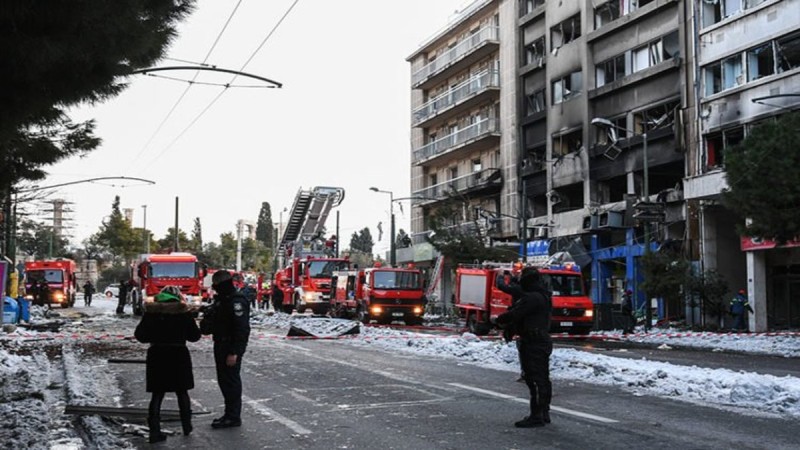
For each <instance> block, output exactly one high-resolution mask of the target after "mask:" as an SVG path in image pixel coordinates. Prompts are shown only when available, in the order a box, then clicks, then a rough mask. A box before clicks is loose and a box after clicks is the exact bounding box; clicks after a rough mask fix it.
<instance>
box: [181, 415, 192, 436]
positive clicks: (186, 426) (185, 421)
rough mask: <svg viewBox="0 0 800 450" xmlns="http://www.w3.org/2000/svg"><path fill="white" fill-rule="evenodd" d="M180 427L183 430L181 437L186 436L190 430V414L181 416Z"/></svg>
mask: <svg viewBox="0 0 800 450" xmlns="http://www.w3.org/2000/svg"><path fill="white" fill-rule="evenodd" d="M181 427H182V428H183V435H184V436H188V435H189V434H190V433H191V432H192V430H193V429H194V428H193V427H192V413H189V414H188V415H184V414H181Z"/></svg>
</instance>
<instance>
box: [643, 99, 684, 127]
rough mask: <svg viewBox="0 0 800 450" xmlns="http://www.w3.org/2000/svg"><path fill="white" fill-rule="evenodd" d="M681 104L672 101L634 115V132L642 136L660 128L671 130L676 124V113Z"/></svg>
mask: <svg viewBox="0 0 800 450" xmlns="http://www.w3.org/2000/svg"><path fill="white" fill-rule="evenodd" d="M679 106H680V103H679V102H678V101H677V100H676V101H671V102H667V103H662V104H660V105H657V106H653V107H651V108H648V109H646V110H644V111H639V112H637V113H636V114H634V115H633V131H634V132H635V133H636V134H641V133H644V132H647V131H652V130H657V129H659V128H669V127H672V126H673V125H674V123H675V111H676V110H677V109H678V107H679Z"/></svg>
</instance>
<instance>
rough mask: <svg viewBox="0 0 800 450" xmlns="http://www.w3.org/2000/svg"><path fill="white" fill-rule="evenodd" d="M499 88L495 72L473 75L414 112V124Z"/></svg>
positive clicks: (497, 76)
mask: <svg viewBox="0 0 800 450" xmlns="http://www.w3.org/2000/svg"><path fill="white" fill-rule="evenodd" d="M492 87H494V88H496V87H500V74H499V72H498V71H497V70H485V71H483V72H481V73H479V74H477V75H473V76H472V77H470V78H469V79H468V80H466V81H464V82H463V83H461V84H458V85H456V86H454V87H452V88H450V89H448V90H447V91H445V92H443V93H442V94H440V95H437V96H436V97H435V98H434V99H433V100H430V101H429V102H427V103H425V104H424V105H422V106H420V107H419V108H417V109H415V110H414V124H415V125H416V124H418V123H420V122H422V121H424V120H426V119H428V118H430V117H433V116H435V115H436V114H439V113H441V112H444V111H446V110H448V109H450V108H451V107H452V106H454V105H456V104H458V103H460V102H461V101H463V100H465V99H467V98H470V97H474V96H476V95H478V94H480V93H481V92H484V91H486V90H487V89H488V88H492Z"/></svg>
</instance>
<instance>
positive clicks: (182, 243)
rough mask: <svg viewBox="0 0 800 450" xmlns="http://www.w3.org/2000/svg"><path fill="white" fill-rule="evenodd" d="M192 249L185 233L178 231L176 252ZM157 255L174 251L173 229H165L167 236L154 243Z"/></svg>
mask: <svg viewBox="0 0 800 450" xmlns="http://www.w3.org/2000/svg"><path fill="white" fill-rule="evenodd" d="M191 247H192V241H190V240H189V237H188V236H186V232H185V231H183V230H181V229H178V250H179V251H186V250H187V249H190V248H191ZM156 248H158V252H159V253H169V252H171V251H175V227H169V228H167V234H166V236H164V237H163V238H161V239H159V240H158V241H157V242H156Z"/></svg>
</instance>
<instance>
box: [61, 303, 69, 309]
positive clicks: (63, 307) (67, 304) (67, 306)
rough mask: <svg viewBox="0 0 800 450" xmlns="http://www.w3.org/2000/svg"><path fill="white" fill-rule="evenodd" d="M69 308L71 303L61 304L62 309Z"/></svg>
mask: <svg viewBox="0 0 800 450" xmlns="http://www.w3.org/2000/svg"><path fill="white" fill-rule="evenodd" d="M67 308H69V303H62V304H61V309H67Z"/></svg>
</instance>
